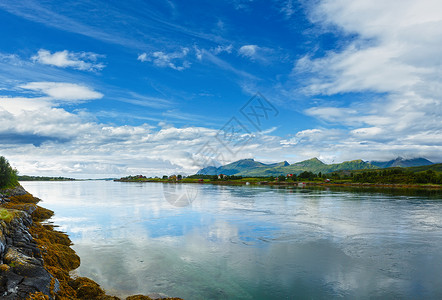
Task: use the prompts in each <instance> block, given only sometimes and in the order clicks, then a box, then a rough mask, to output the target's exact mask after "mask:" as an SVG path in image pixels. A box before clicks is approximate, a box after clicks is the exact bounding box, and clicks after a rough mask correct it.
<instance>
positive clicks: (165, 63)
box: [138, 47, 191, 71]
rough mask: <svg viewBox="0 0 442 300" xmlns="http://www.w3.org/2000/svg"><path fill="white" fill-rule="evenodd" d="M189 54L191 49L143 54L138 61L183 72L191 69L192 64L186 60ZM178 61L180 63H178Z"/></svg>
mask: <svg viewBox="0 0 442 300" xmlns="http://www.w3.org/2000/svg"><path fill="white" fill-rule="evenodd" d="M188 54H189V48H186V47H184V48H181V51H175V52H171V53H165V52H163V51H156V52H153V53H151V54H147V53H145V52H144V53H142V54H140V55H138V60H139V61H142V62H146V61H149V62H153V64H154V65H155V66H157V67H161V68H166V67H169V68H171V69H174V70H178V71H182V70H184V69H187V68H190V65H191V63H190V62H189V61H187V60H186V59H185V58H186V57H187V55H188ZM177 61H180V63H178V62H177Z"/></svg>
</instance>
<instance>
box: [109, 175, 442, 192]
mask: <svg viewBox="0 0 442 300" xmlns="http://www.w3.org/2000/svg"><path fill="white" fill-rule="evenodd" d="M202 176H203V177H213V176H210V175H202ZM114 181H116V182H161V183H178V184H181V183H194V184H216V185H252V186H259V185H268V186H286V187H324V188H330V187H347V188H397V189H442V184H433V183H388V182H384V183H382V182H352V181H349V180H336V181H334V180H331V179H325V180H322V179H318V180H290V179H287V178H286V179H284V180H281V179H277V178H276V179H275V178H272V177H270V178H262V177H259V178H258V177H245V178H235V179H230V178H229V177H227V178H220V179H218V178H216V179H215V178H189V177H187V178H182V179H178V178H175V177H173V176H172V178H167V179H166V178H164V179H163V178H147V177H144V176H142V175H136V176H128V177H122V178H120V179H114Z"/></svg>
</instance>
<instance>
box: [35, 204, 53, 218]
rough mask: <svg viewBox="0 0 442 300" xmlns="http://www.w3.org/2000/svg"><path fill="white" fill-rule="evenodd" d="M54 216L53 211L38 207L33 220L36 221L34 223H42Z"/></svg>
mask: <svg viewBox="0 0 442 300" xmlns="http://www.w3.org/2000/svg"><path fill="white" fill-rule="evenodd" d="M53 215H54V212H53V211H52V210H50V209H47V208H44V207H41V206H39V205H36V209H35V211H34V212H33V213H32V220H34V222H41V221H45V220H47V219H49V218H50V217H52V216H53Z"/></svg>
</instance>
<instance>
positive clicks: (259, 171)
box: [197, 157, 432, 177]
mask: <svg viewBox="0 0 442 300" xmlns="http://www.w3.org/2000/svg"><path fill="white" fill-rule="evenodd" d="M401 164H402V165H401ZM429 164H432V162H430V161H429V160H427V159H425V158H415V159H407V160H405V159H403V158H401V157H398V158H397V159H395V160H391V161H385V162H382V161H375V162H374V164H373V163H371V162H365V161H363V160H361V159H358V160H352V161H344V162H342V163H337V164H325V163H323V162H322V161H320V160H319V159H317V158H316V157H315V158H311V159H308V160H304V161H301V162H297V163H294V164H289V163H288V162H286V161H284V162H279V163H273V164H264V163H261V162H258V161H255V160H254V159H242V160H238V161H235V162H232V163H230V164H227V165H224V166H220V167H218V168H217V167H206V168H203V169H201V170H199V171H198V173H197V174H200V175H218V174H225V175H237V176H252V177H264V176H279V175H286V174H296V175H298V174H300V173H302V172H304V171H308V172H313V173H319V172H321V173H323V174H325V173H331V172H338V171H343V170H350V171H351V170H363V169H380V168H386V167H384V166H387V167H390V166H426V165H429Z"/></svg>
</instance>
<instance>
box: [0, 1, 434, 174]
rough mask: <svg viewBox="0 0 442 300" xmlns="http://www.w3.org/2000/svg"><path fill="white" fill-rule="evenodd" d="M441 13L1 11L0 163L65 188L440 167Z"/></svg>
mask: <svg viewBox="0 0 442 300" xmlns="http://www.w3.org/2000/svg"><path fill="white" fill-rule="evenodd" d="M441 9H442V4H441V3H440V2H439V1H430V0H427V1H410V0H406V1H387V3H386V1H377V0H376V1H369V2H367V1H363V0H352V1H350V0H336V1H303V0H302V1H295V0H284V1H277V0H274V1H258V0H244V1H242V0H232V1H210V2H209V1H186V2H179V1H124V2H121V1H75V3H69V2H65V1H31V0H27V1H19V2H18V1H5V2H2V3H0V23H1V27H0V32H1V36H2V43H1V44H0V119H1V121H2V122H1V125H0V141H1V143H0V155H4V156H6V157H7V158H8V159H9V160H10V162H11V164H12V165H14V166H15V167H16V168H17V169H18V170H19V171H20V173H22V174H30V175H63V176H72V177H77V178H90V177H92V178H94V177H103V176H106V177H107V176H122V175H129V174H140V173H142V174H145V175H162V174H172V173H183V174H191V173H194V172H195V171H197V170H198V169H199V168H201V167H205V166H207V165H209V164H212V163H215V164H224V163H227V162H231V161H235V160H238V159H241V158H255V159H257V160H260V161H263V162H276V161H283V160H287V161H289V162H290V163H292V162H297V161H301V160H304V159H308V158H312V157H318V158H319V159H321V160H322V161H324V162H326V163H331V162H341V161H345V160H352V159H364V160H376V159H377V160H384V159H385V160H386V159H392V158H394V157H396V156H399V155H400V156H404V157H415V156H423V157H426V158H428V159H430V160H432V161H435V162H440V161H441V159H440V153H441V144H442V138H441V135H442V134H441V122H440V116H441V101H440V99H441V93H442V86H441V78H442V73H441V70H442V68H441V63H442V54H441V52H440V49H441V48H442V26H441V25H442V24H441V23H442V15H441V14H440V13H439V12H440V11H441ZM254 96H256V97H254ZM253 97H254V98H253ZM257 123H259V124H257Z"/></svg>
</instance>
